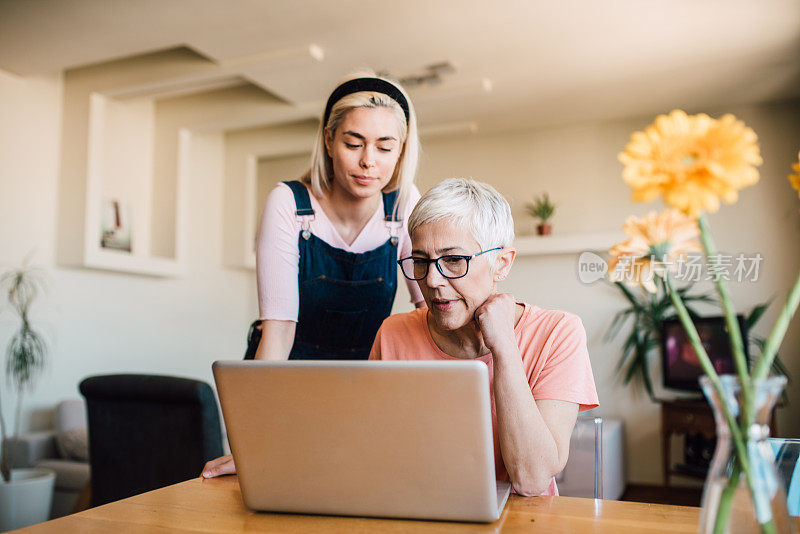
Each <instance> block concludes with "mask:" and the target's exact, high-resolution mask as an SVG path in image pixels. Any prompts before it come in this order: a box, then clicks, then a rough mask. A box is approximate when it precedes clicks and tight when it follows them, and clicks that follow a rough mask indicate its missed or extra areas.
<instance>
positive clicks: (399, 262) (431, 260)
mask: <svg viewBox="0 0 800 534" xmlns="http://www.w3.org/2000/svg"><path fill="white" fill-rule="evenodd" d="M503 248H505V247H494V248H490V249H489V250H481V251H480V252H476V253H475V254H473V255H472V256H465V255H463V254H445V255H444V256H439V257H438V258H420V257H419V256H408V257H406V258H400V259H399V260H397V265H399V266H400V272H402V273H403V276H405V277H406V278H407V279H409V280H413V281H415V282H419V281H420V280H425V278H427V277H428V274H430V269H431V263H433V264H435V265H436V270H437V271H439V274H441V275H442V276H443V277H445V278H447V279H448V280H458V279H459V278H464V277H465V276H467V273H469V262H470V260H472V259H473V258H475V257H477V256H480V255H481V254H486V253H487V252H492V251H495V250H502V249H503ZM443 258H463V259H464V260H466V262H467V268H466V269H464V274H462V275H460V276H447V275H446V274H444V271H442V267H441V266H440V265H439V260H441V259H443ZM412 259H417V260H423V261H425V275H424V276H422V277H420V278H411V277H410V276H408V275H407V274H406V271H405V269H403V262H404V261H406V260H412Z"/></svg>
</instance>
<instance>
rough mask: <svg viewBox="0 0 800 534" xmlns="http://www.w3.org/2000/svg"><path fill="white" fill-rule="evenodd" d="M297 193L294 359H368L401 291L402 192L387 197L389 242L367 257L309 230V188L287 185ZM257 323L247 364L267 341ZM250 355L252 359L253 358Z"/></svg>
mask: <svg viewBox="0 0 800 534" xmlns="http://www.w3.org/2000/svg"><path fill="white" fill-rule="evenodd" d="M284 183H285V184H286V185H288V186H289V187H290V188H291V190H292V193H293V194H294V201H295V204H296V206H297V212H296V214H297V217H298V218H299V219H300V220H301V223H302V225H301V230H300V235H299V236H298V248H299V250H300V270H299V273H298V286H299V291H300V312H299V316H298V318H297V326H296V328H295V335H294V345H293V346H292V350H291V352H290V353H289V359H290V360H365V359H367V358H368V357H369V351H370V348H371V347H372V342H373V341H374V340H375V334H376V333H377V332H378V328H379V327H380V325H381V323H382V322H383V320H384V319H386V317H388V316H389V313H390V312H391V310H392V303H393V302H394V295H395V291H396V289H397V246H398V245H397V242H398V239H397V236H395V235H394V232H395V229H396V228H397V227H399V225H398V224H397V222H398V220H397V219H393V218H392V216H393V211H394V204H395V200H396V198H397V191H392V192H390V193H384V194H383V210H384V220H385V221H386V224H387V226H388V227H389V229H390V237H389V239H387V240H386V242H385V243H384V244H383V245H381V246H379V247H378V248H375V249H373V250H369V251H367V252H362V253H353V252H348V251H346V250H342V249H339V248H336V247H332V246H331V245H329V244H328V243H326V242H325V241H323V240H322V239H320V238H318V237H317V236H315V235H314V234H312V233H311V232H310V231H309V230H308V227H309V226H308V223H309V221H310V220H311V219H313V217H314V210H313V209H312V208H311V200H310V198H309V196H308V189H306V186H305V185H304V184H303V183H302V182H299V181H292V182H284ZM258 323H259V322H258V321H256V322H255V323H253V326H251V328H250V335H249V336H248V337H249V339H248V350H247V354H246V355H245V359H252V358H253V357H255V351H256V349H257V348H258V343H259V341H260V339H261V331H260V329H257V328H255V325H257V324H258ZM248 356H249V358H248Z"/></svg>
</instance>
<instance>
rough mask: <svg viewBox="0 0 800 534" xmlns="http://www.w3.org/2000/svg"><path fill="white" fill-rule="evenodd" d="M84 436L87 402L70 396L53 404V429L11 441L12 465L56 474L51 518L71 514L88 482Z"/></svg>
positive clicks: (86, 447) (86, 450)
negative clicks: (43, 468) (12, 451)
mask: <svg viewBox="0 0 800 534" xmlns="http://www.w3.org/2000/svg"><path fill="white" fill-rule="evenodd" d="M85 436H86V404H85V403H84V401H83V399H70V400H65V401H62V402H60V403H59V404H58V406H56V410H55V417H54V429H53V430H48V431H44V432H31V433H28V434H23V435H22V436H20V438H19V439H18V440H17V441H16V443H15V444H14V467H34V466H35V467H46V468H48V469H52V470H53V471H55V473H56V482H55V490H54V493H53V506H52V508H51V511H50V518H51V519H54V518H56V517H61V516H64V515H67V514H69V513H71V512H72V510H73V508H74V507H75V503H76V501H77V500H78V496H79V495H80V494H81V491H83V489H84V488H85V487H86V485H87V484H88V482H89V474H90V472H89V461H88V444H87V443H86V438H85ZM65 454H66V455H67V457H65V456H64V455H65Z"/></svg>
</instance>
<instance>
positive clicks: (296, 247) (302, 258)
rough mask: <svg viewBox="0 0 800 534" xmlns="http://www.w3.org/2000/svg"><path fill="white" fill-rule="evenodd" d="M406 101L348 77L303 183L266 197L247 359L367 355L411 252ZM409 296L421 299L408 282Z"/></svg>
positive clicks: (411, 132) (387, 85) (410, 126)
mask: <svg viewBox="0 0 800 534" xmlns="http://www.w3.org/2000/svg"><path fill="white" fill-rule="evenodd" d="M418 153H419V140H418V136H417V120H416V116H415V115H414V108H413V106H412V104H411V101H410V100H409V99H408V97H407V95H406V94H405V92H404V91H403V90H402V89H401V88H400V86H398V85H397V84H395V83H393V82H391V81H388V80H386V79H384V78H380V77H376V76H358V77H354V78H351V79H349V80H347V81H345V82H344V83H342V84H341V85H339V86H338V87H336V89H334V90H333V92H332V93H331V95H330V97H329V98H328V101H327V104H326V106H325V112H324V115H323V117H322V121H321V124H320V128H319V130H318V133H317V137H316V141H315V144H314V147H313V151H312V155H311V168H310V169H309V171H308V172H307V173H306V174H305V175H304V176H303V178H302V179H301V180H298V181H292V182H283V183H281V184H279V185H278V186H277V187H276V188H275V189H274V190H273V191H272V192H271V193H270V195H269V197H268V198H267V202H266V205H265V207H264V213H263V216H262V219H261V226H260V229H259V234H258V245H257V265H258V267H257V276H258V302H259V314H260V316H259V319H258V320H257V321H256V322H255V323H253V325H252V326H251V330H250V335H249V336H248V350H247V354H246V355H245V359H252V358H255V359H267V360H285V359H287V358H288V359H316V360H319V359H366V358H367V357H368V356H369V350H370V347H371V346H372V341H373V339H374V338H375V333H376V332H377V331H378V327H380V325H381V322H382V321H383V320H384V319H385V318H386V317H387V316H388V315H389V313H390V311H391V308H392V303H393V301H394V296H395V292H396V289H397V265H396V261H397V259H398V258H400V257H404V256H407V255H408V254H409V251H410V250H411V247H410V241H409V237H408V232H407V230H406V219H407V217H408V214H409V213H410V211H411V209H412V208H413V207H414V204H415V203H416V201H417V199H419V196H420V195H419V191H418V190H417V188H416V187H415V186H414V176H415V173H416V167H417V160H418ZM407 285H408V289H409V292H410V294H411V300H412V302H414V303H415V304H417V305H424V304H423V302H424V301H423V298H422V295H421V293H420V292H419V288H418V286H417V284H416V283H414V282H408V281H407Z"/></svg>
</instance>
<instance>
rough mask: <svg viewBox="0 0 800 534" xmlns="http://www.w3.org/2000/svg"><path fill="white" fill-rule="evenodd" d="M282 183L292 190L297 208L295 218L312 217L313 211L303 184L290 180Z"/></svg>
mask: <svg viewBox="0 0 800 534" xmlns="http://www.w3.org/2000/svg"><path fill="white" fill-rule="evenodd" d="M283 183H285V184H286V185H288V186H289V188H290V189H291V190H292V194H293V195H294V203H295V205H296V206H297V212H296V214H297V216H298V217H303V216H306V215H314V210H313V209H311V199H310V198H309V197H308V189H306V186H305V184H303V182H301V181H299V180H291V181H286V182H283Z"/></svg>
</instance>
